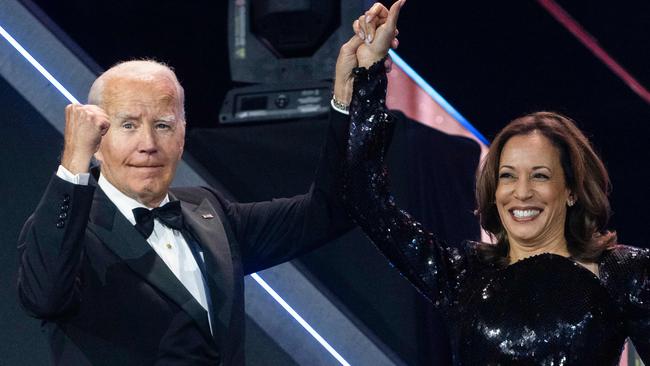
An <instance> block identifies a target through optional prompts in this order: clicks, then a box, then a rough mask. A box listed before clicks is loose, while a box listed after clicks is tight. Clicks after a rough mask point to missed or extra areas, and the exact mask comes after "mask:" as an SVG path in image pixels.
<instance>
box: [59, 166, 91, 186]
mask: <svg viewBox="0 0 650 366" xmlns="http://www.w3.org/2000/svg"><path fill="white" fill-rule="evenodd" d="M56 176H57V177H59V178H61V179H63V180H65V181H67V182H70V183H72V184H79V185H82V186H87V185H88V180H89V179H90V173H79V174H73V173H72V172H70V171H69V170H68V169H66V168H65V167H64V166H63V165H59V169H57V171H56Z"/></svg>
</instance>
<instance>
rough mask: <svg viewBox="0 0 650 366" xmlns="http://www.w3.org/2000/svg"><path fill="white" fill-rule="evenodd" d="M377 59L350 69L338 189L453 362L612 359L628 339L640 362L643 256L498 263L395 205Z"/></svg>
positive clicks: (626, 250)
mask: <svg viewBox="0 0 650 366" xmlns="http://www.w3.org/2000/svg"><path fill="white" fill-rule="evenodd" d="M386 86H387V80H386V76H385V70H384V66H383V61H380V62H377V63H376V64H374V65H373V66H371V67H370V68H369V69H365V68H358V69H356V70H355V84H354V94H353V98H352V103H351V108H350V111H351V113H350V116H351V118H350V136H349V140H348V147H347V152H346V162H345V168H344V174H343V175H344V181H343V184H342V189H343V192H344V200H345V202H346V206H347V209H348V211H349V212H350V214H351V216H352V217H353V219H354V220H355V221H356V222H357V224H358V225H360V226H361V227H362V229H363V230H364V232H365V233H366V234H367V235H368V236H369V237H370V239H371V240H372V241H373V242H374V243H375V244H376V245H377V247H378V248H379V249H380V250H381V252H382V253H384V255H385V256H386V257H387V258H388V260H389V261H390V263H391V264H392V265H393V266H395V267H396V268H397V269H398V270H399V271H400V272H401V273H402V274H403V275H404V276H405V277H406V278H407V279H408V280H409V281H410V282H411V283H413V284H414V285H415V286H416V288H417V289H418V290H419V291H420V292H421V293H422V294H423V295H424V296H426V297H427V298H428V299H429V300H430V301H431V303H432V304H433V306H435V307H436V308H437V309H438V310H439V311H440V312H441V313H442V314H443V315H444V318H445V320H446V322H447V328H448V330H449V334H450V338H451V340H450V341H451V346H452V352H453V360H454V364H456V365H553V366H557V365H616V364H617V363H618V359H619V356H620V354H621V350H622V347H623V344H624V340H625V338H627V337H629V338H630V339H631V340H632V341H633V343H634V345H635V346H636V348H637V351H638V352H639V354H640V355H641V357H642V358H643V359H644V362H646V363H650V279H649V272H650V271H649V267H650V254H649V251H648V250H642V249H638V248H634V247H628V246H616V247H615V248H613V249H611V250H607V251H605V252H604V253H603V255H602V256H601V258H600V260H599V263H598V265H599V275H600V277H596V276H595V275H594V274H593V273H592V272H590V271H589V270H587V269H586V268H584V267H583V266H581V265H579V264H577V263H576V262H574V261H572V260H571V259H568V258H564V257H562V256H558V255H554V254H541V255H538V256H534V257H530V258H527V259H524V260H521V261H519V262H516V263H514V264H512V265H510V266H507V267H499V266H497V265H496V264H491V263H485V262H484V261H482V260H481V259H480V256H479V255H478V248H479V246H481V245H489V244H482V243H476V242H465V243H463V244H462V245H460V246H451V245H447V244H446V243H444V242H442V241H440V240H438V239H437V238H436V237H435V236H434V235H433V234H431V233H429V232H428V231H427V230H425V229H424V227H423V226H422V225H421V224H420V223H419V222H417V221H416V220H414V219H413V217H411V216H410V215H409V214H408V213H407V212H405V211H403V210H400V208H399V207H397V206H396V204H395V201H394V199H393V197H392V196H391V194H390V191H389V177H388V173H387V170H386V166H385V163H384V156H385V152H386V149H387V146H388V143H389V140H390V136H391V133H392V126H393V117H392V116H391V114H390V113H389V111H388V110H387V109H386V106H385V95H386Z"/></svg>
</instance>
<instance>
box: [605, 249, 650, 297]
mask: <svg viewBox="0 0 650 366" xmlns="http://www.w3.org/2000/svg"><path fill="white" fill-rule="evenodd" d="M599 272H600V279H601V281H602V282H603V283H604V284H605V286H606V287H607V288H608V289H609V290H610V291H611V292H612V293H614V294H617V295H618V296H616V297H618V298H619V299H620V300H624V301H632V300H634V299H640V298H648V297H649V296H650V277H649V275H650V250H649V249H644V248H638V247H633V246H629V245H620V244H617V245H614V246H612V247H611V248H608V249H606V250H605V251H604V252H603V254H602V255H601V259H600V266H599ZM626 299H627V300H626Z"/></svg>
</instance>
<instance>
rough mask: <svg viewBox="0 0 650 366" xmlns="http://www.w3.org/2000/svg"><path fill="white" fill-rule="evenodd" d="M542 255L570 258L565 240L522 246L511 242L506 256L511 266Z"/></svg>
mask: <svg viewBox="0 0 650 366" xmlns="http://www.w3.org/2000/svg"><path fill="white" fill-rule="evenodd" d="M544 253H551V254H557V255H561V256H563V257H570V256H571V254H570V253H569V248H568V246H567V242H566V239H563V240H555V241H552V242H550V243H543V244H538V245H535V244H533V245H524V244H519V243H517V242H512V241H511V242H510V252H509V253H508V256H509V258H510V264H513V263H515V262H518V261H520V260H522V259H526V258H528V257H532V256H534V255H538V254H544Z"/></svg>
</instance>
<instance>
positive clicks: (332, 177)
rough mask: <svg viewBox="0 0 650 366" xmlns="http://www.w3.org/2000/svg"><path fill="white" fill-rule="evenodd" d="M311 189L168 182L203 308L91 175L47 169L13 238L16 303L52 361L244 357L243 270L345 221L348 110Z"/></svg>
mask: <svg viewBox="0 0 650 366" xmlns="http://www.w3.org/2000/svg"><path fill="white" fill-rule="evenodd" d="M330 114H331V115H332V117H331V118H330V126H329V129H328V136H327V143H326V144H325V147H324V149H323V155H322V158H321V161H320V163H319V168H318V170H317V173H316V179H315V181H314V184H313V185H312V187H311V188H310V190H309V192H308V193H306V194H304V195H300V196H296V197H292V198H285V199H276V200H272V201H268V202H257V203H245V204H242V203H235V202H229V201H227V200H226V199H224V198H223V197H222V196H221V195H220V194H219V193H218V192H215V191H212V190H210V189H207V188H201V187H192V188H182V189H172V190H171V192H170V198H171V199H172V200H180V201H181V207H182V212H183V216H184V219H185V222H186V229H187V230H189V231H190V232H191V233H192V234H193V236H194V237H195V238H196V239H197V241H198V242H199V244H200V246H201V248H202V250H203V253H204V258H205V266H206V272H207V276H206V279H205V283H206V285H207V288H206V290H207V291H209V295H210V297H211V299H212V307H211V310H212V312H213V314H212V332H211V331H210V327H209V324H208V315H207V312H206V311H205V310H204V309H203V307H201V305H200V304H199V303H198V302H197V301H196V300H195V299H194V298H193V297H192V295H191V294H190V293H189V292H188V291H187V290H186V289H185V287H184V286H183V285H182V284H181V282H180V281H179V280H178V279H177V278H176V277H175V276H174V274H173V273H172V272H171V271H170V270H169V268H168V267H167V266H166V264H165V263H164V262H163V261H162V259H161V258H160V257H159V256H158V255H157V254H156V253H155V251H154V250H153V249H152V248H151V246H150V245H149V244H148V243H147V242H146V240H145V239H144V238H143V237H142V235H141V234H140V233H139V232H138V231H136V230H135V228H134V227H133V226H132V225H131V224H130V222H129V221H128V220H127V219H126V218H125V217H124V216H123V215H122V214H121V213H120V212H119V211H118V210H117V208H116V207H115V205H113V204H112V202H111V201H110V200H109V199H108V197H106V195H105V194H104V193H103V191H102V190H101V189H100V188H98V187H96V186H95V185H92V184H91V185H88V186H80V185H74V184H71V183H68V182H66V181H64V180H62V179H60V178H58V177H56V176H54V177H52V179H51V181H50V183H49V185H48V187H47V189H46V191H45V193H44V195H43V197H42V199H41V201H40V203H39V205H38V207H37V208H36V210H35V212H34V214H33V215H32V216H31V217H30V218H29V219H28V220H27V222H26V224H25V226H24V228H23V231H22V233H21V235H20V238H19V245H18V249H19V254H20V270H19V279H18V290H19V296H20V301H21V303H22V306H23V307H24V308H25V309H26V310H27V312H28V313H29V314H31V315H32V316H34V317H36V318H39V319H42V320H43V329H44V331H45V332H46V334H47V336H48V340H49V344H50V347H51V352H52V359H53V362H54V364H57V365H66V366H67V365H111V366H112V365H152V364H156V365H219V364H223V365H243V364H244V354H243V344H244V291H243V286H244V282H243V277H244V275H245V274H248V273H251V272H255V271H258V270H261V269H264V268H267V267H270V266H273V265H275V264H278V263H281V262H284V261H287V260H289V259H291V258H293V257H295V256H297V255H300V254H302V253H305V252H307V251H309V250H312V249H314V248H316V247H318V246H319V245H321V244H324V243H326V242H327V241H329V240H331V239H332V238H334V237H335V236H337V235H339V234H341V233H343V232H345V231H346V230H348V229H349V228H350V227H351V226H350V224H349V222H348V220H347V215H346V214H345V212H344V211H343V209H342V207H341V205H340V203H339V200H338V198H337V197H338V196H339V194H338V192H337V191H338V190H337V187H338V182H337V181H338V175H339V171H340V169H339V165H340V162H341V161H342V155H343V154H344V147H345V142H346V136H347V118H346V117H345V116H343V115H341V114H339V113H335V112H332V113H330Z"/></svg>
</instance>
